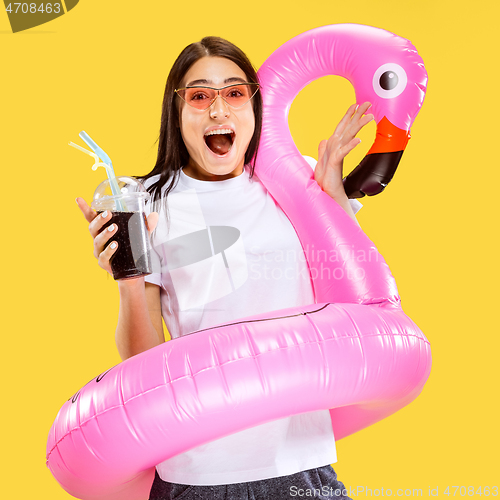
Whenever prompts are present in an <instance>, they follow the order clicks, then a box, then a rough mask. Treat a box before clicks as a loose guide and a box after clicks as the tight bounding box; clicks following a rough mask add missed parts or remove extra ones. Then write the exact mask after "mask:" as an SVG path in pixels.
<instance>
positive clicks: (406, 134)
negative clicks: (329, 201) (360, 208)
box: [344, 116, 410, 198]
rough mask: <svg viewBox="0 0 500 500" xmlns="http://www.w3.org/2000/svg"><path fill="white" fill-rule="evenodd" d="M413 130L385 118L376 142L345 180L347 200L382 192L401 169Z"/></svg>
mask: <svg viewBox="0 0 500 500" xmlns="http://www.w3.org/2000/svg"><path fill="white" fill-rule="evenodd" d="M409 139H410V131H409V130H402V129H400V128H398V127H396V126H394V125H393V124H392V123H391V122H390V121H389V120H388V119H387V118H386V117H385V116H384V117H383V118H382V120H380V122H379V123H378V125H377V133H376V137H375V142H374V143H373V145H372V147H371V148H370V150H369V151H368V153H367V154H366V156H365V157H364V158H363V160H362V161H361V163H360V164H359V165H358V166H357V167H356V168H355V169H354V170H353V171H352V172H351V173H350V174H349V175H348V176H347V177H345V178H344V189H345V192H346V194H347V197H348V198H362V197H363V196H365V195H367V196H373V195H375V194H379V193H381V192H382V191H383V190H384V189H385V187H386V186H387V184H389V182H390V181H391V179H392V177H393V176H394V173H395V172H396V169H397V168H398V165H399V162H400V160H401V157H402V156H403V152H404V150H405V148H406V145H407V144H408V140H409Z"/></svg>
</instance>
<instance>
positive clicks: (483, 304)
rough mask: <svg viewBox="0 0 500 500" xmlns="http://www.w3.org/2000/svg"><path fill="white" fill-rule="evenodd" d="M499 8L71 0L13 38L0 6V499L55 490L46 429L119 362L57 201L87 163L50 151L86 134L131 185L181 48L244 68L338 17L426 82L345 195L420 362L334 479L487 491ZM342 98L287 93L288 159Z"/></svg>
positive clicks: (344, 92) (494, 342) (329, 124)
mask: <svg viewBox="0 0 500 500" xmlns="http://www.w3.org/2000/svg"><path fill="white" fill-rule="evenodd" d="M499 14H500V11H499V8H498V3H497V2H494V1H493V0H492V1H476V2H467V3H465V2H456V1H451V0H446V1H439V0H438V1H436V0H433V1H431V0H422V1H420V2H414V3H408V2H373V1H368V0H358V1H357V2H342V3H341V2H332V1H331V0H328V1H318V0H309V1H307V2H283V1H277V2H269V1H261V0H257V1H254V2H250V3H248V2H245V3H241V2H239V3H236V4H235V3H233V2H226V3H225V2H215V3H210V2H209V3H207V2H201V1H199V0H193V1H192V2H163V1H160V0H156V1H151V2H133V1H125V0H124V1H108V2H102V1H98V0H81V1H80V2H79V4H78V5H77V6H76V7H75V8H74V9H73V10H72V11H71V12H69V13H68V14H66V15H64V16H61V17H59V18H57V19H55V20H54V21H52V22H50V23H47V24H44V25H41V26H39V27H36V28H33V29H31V30H27V31H24V32H20V33H17V34H12V33H11V31H10V26H9V23H8V20H7V15H6V13H5V11H4V9H3V6H2V11H1V12H0V49H1V50H0V53H1V60H2V70H1V71H2V74H1V78H0V90H1V92H0V99H1V102H0V110H1V111H0V112H1V115H0V116H1V118H0V127H1V129H0V138H1V144H2V147H1V148H0V157H1V165H2V177H3V182H2V184H3V186H2V192H3V206H4V209H5V210H6V211H7V216H6V221H7V224H5V225H4V231H3V245H2V261H3V262H4V267H3V273H2V278H3V279H2V310H3V312H2V366H1V370H2V374H1V375H2V402H3V405H2V412H1V417H0V418H1V429H2V450H3V452H2V454H1V455H2V456H1V460H2V464H1V470H2V473H3V477H4V480H3V481H2V486H1V487H0V496H1V497H2V498H9V499H14V498H15V499H25V498H26V499H28V498H30V499H31V498H37V499H40V500H41V499H50V500H58V499H67V498H70V496H69V495H68V494H67V493H66V492H64V490H62V488H61V487H60V486H59V485H58V484H57V482H56V481H55V480H54V479H53V477H52V476H51V474H50V472H49V470H48V469H47V468H46V466H45V444H46V438H47V433H48V431H49V428H50V426H51V424H52V422H53V420H54V418H55V416H56V414H57V411H58V410H59V408H60V407H61V406H62V404H63V403H64V402H65V401H66V400H67V399H68V398H69V397H70V396H71V395H72V394H74V393H75V392H76V391H77V390H78V389H79V388H80V387H81V386H82V385H84V384H85V383H87V382H88V381H89V380H90V379H91V378H92V377H95V376H97V375H98V374H99V373H101V372H103V371H105V370H106V369H107V368H109V367H111V366H113V365H115V364H116V363H118V362H119V361H120V358H119V356H118V353H117V350H116V348H115V344H114V330H115V327H116V321H117V312H118V293H117V287H116V283H115V282H114V281H113V280H112V279H111V278H108V277H107V275H106V273H105V272H104V271H103V270H101V269H100V268H99V267H98V265H97V263H96V261H95V259H94V257H93V256H92V240H91V237H90V236H89V234H88V230H87V223H86V222H85V220H84V218H83V216H82V215H81V213H80V212H79V210H78V207H77V206H76V204H75V201H74V199H75V198H76V197H77V196H82V197H84V198H85V199H86V200H87V201H90V199H91V196H92V193H93V191H94V189H95V187H96V186H97V185H98V184H99V183H100V182H101V181H102V180H103V179H104V170H102V169H98V170H97V172H93V171H92V170H91V168H90V167H91V164H92V160H91V158H90V157H87V156H86V155H84V154H82V153H80V152H78V151H76V150H75V149H73V148H70V147H69V146H68V145H67V144H68V142H69V141H73V142H76V143H78V144H81V145H83V142H82V141H81V140H80V139H79V137H78V133H79V132H80V131H81V130H85V131H86V132H88V133H89V135H90V136H91V137H92V138H93V139H95V140H96V142H97V143H98V144H99V145H100V146H102V147H103V149H104V150H105V151H106V152H107V153H108V154H109V155H110V157H111V158H112V160H113V164H114V166H115V171H116V173H117V174H127V175H139V174H145V173H147V172H149V171H150V170H151V168H152V167H153V164H154V162H155V155H156V145H155V144H154V143H155V141H156V139H157V136H158V132H159V122H160V111H161V102H162V96H163V90H164V86H165V81H166V77H167V74H168V71H169V69H170V67H171V65H172V63H173V61H174V59H175V58H176V56H177V55H178V53H179V52H180V51H181V50H182V49H183V48H184V47H185V46H186V45H187V44H189V43H191V42H193V41H197V40H199V39H201V38H202V37H203V36H205V35H218V36H221V37H224V38H227V39H229V40H231V41H232V42H233V43H235V44H237V45H238V46H240V47H241V48H242V49H243V50H244V51H245V52H246V53H247V54H248V55H249V57H250V59H251V60H252V61H253V63H254V65H255V66H256V67H259V66H260V64H261V63H262V62H263V61H264V60H265V59H266V58H267V57H268V56H269V55H270V54H271V53H272V51H273V50H274V49H276V48H277V47H279V46H280V45H282V44H283V43H284V42H285V41H287V40H289V39H290V38H292V37H294V36H295V35H298V34H300V33H302V32H304V31H306V30H308V29H311V28H314V27H318V26H322V25H325V24H336V23H346V22H351V23H359V24H368V25H372V26H376V27H380V28H384V29H386V30H389V31H392V32H394V33H396V34H398V35H400V36H402V37H404V38H407V39H409V40H410V41H411V42H412V43H413V44H414V45H415V46H416V48H417V49H418V51H419V53H420V55H421V56H422V58H423V60H424V62H425V65H426V68H427V71H428V74H429V85H428V92H427V97H426V100H425V102H424V106H423V108H422V111H421V113H420V115H419V116H418V118H417V120H416V122H415V124H414V126H413V128H412V139H411V141H410V143H409V145H408V147H407V150H406V153H405V154H404V156H403V159H402V163H401V165H400V167H399V169H398V171H397V173H396V176H395V178H394V180H393V181H392V183H391V185H390V186H389V187H388V188H387V190H386V191H385V192H384V193H383V194H382V195H380V196H377V197H374V198H370V199H366V198H365V199H363V200H362V202H363V204H364V208H363V209H362V210H361V212H360V213H359V214H358V220H359V221H360V224H361V226H362V227H363V229H364V230H365V232H366V233H367V234H368V236H369V237H370V238H371V239H372V241H373V242H374V243H375V244H376V245H377V247H378V248H379V250H380V251H381V253H382V254H383V255H384V257H385V259H386V261H387V262H388V264H389V266H390V267H391V270H392V272H393V274H394V276H395V278H396V282H397V284H398V287H399V291H400V294H401V297H402V304H403V308H404V310H405V312H406V313H407V314H408V315H409V316H410V317H411V318H412V319H413V320H414V321H415V322H416V323H417V324H418V325H419V326H420V328H421V329H422V330H423V332H424V333H425V334H426V336H427V338H428V339H429V340H430V342H431V347H432V353H433V368H432V373H431V376H430V378H429V381H428V383H427V385H426V386H425V388H424V390H423V392H422V394H421V395H420V396H419V397H418V398H417V399H416V400H415V402H413V403H412V404H411V405H409V406H407V407H406V408H404V409H403V410H401V411H399V412H398V413H397V414H395V415H393V416H391V417H389V418H387V419H386V420H384V421H382V422H380V423H378V424H376V425H374V426H372V427H370V428H368V429H365V430H363V431H361V432H359V433H357V434H355V435H353V436H351V437H348V438H346V439H344V440H342V441H340V442H338V445H337V446H338V457H339V461H338V463H337V464H336V465H335V466H334V467H335V470H336V471H337V473H338V476H339V479H340V480H341V481H343V482H344V484H345V485H346V486H348V487H351V488H354V489H356V488H358V487H364V488H371V489H372V491H373V493H372V494H371V496H375V495H376V491H375V490H377V489H378V494H379V495H382V493H381V488H384V490H387V489H391V490H392V492H393V496H396V490H397V489H398V488H402V489H403V490H405V489H406V490H413V489H422V496H429V490H428V489H429V487H431V488H432V489H435V488H438V493H439V497H442V498H447V496H446V495H445V494H444V490H445V488H446V487H447V486H453V485H455V486H465V487H469V486H474V487H475V490H477V488H478V487H480V486H481V487H485V486H489V487H490V488H491V487H492V486H494V485H497V486H498V485H499V483H500V480H499V475H498V458H497V457H498V451H497V450H498V446H499V445H500V443H499V434H498V427H497V426H498V413H497V404H496V400H497V397H498V382H499V379H498V372H497V366H498V361H497V357H498V348H499V341H498V334H499V328H498V322H497V320H496V310H497V309H498V305H497V302H498V266H497V246H496V244H495V241H498V237H497V235H496V227H497V217H496V203H494V200H495V198H496V195H497V193H496V188H497V186H498V182H499V178H498V151H497V147H496V144H497V142H498V134H499V127H498V113H497V111H496V108H497V102H496V100H495V96H496V95H497V87H498V77H499V76H500V75H499V70H498V65H497V61H498V49H499V44H498V41H497V36H498V26H497V20H498V16H499ZM353 99H354V91H353V90H352V88H351V86H350V84H349V83H348V82H347V81H345V80H342V79H341V78H335V77H329V78H324V79H322V80H320V81H318V82H315V83H314V84H312V85H310V86H309V87H308V88H306V89H305V90H304V91H303V92H302V93H301V95H299V97H298V98H297V99H296V101H295V103H294V104H293V106H292V110H291V114H290V126H291V130H292V134H293V136H294V138H295V140H296V143H297V145H298V147H299V149H300V150H301V151H302V152H303V153H304V154H308V155H311V156H315V157H316V156H317V144H318V143H319V141H320V140H321V139H323V138H327V137H328V136H329V135H330V134H331V133H332V132H333V129H334V128H335V125H336V124H337V122H338V121H339V119H340V118H341V116H342V115H343V114H344V112H345V110H346V108H347V107H348V105H349V104H351V103H352V102H353ZM367 128H368V130H366V131H365V132H364V133H363V134H362V135H361V138H362V140H363V142H362V144H361V145H360V146H358V148H357V149H356V150H355V151H354V152H353V153H351V154H350V155H349V157H348V160H347V165H346V168H347V170H349V169H351V168H353V167H354V166H355V165H357V163H358V162H359V160H360V159H361V158H362V156H363V155H364V154H365V153H366V151H367V150H368V148H369V145H370V144H371V143H372V140H373V134H374V130H375V127H374V126H372V127H371V128H370V127H367ZM358 491H359V495H358V496H357V497H359V498H364V497H365V496H367V495H366V490H365V491H363V492H362V491H361V490H358ZM497 491H498V490H497ZM462 492H463V490H462ZM368 496H370V493H369V494H368ZM449 496H453V489H451V490H450V495H449ZM455 496H460V493H459V492H457V493H456V495H455Z"/></svg>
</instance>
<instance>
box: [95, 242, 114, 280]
mask: <svg viewBox="0 0 500 500" xmlns="http://www.w3.org/2000/svg"><path fill="white" fill-rule="evenodd" d="M117 250H118V243H117V242H116V241H113V242H111V244H109V245H108V246H107V247H106V248H105V249H104V250H103V251H102V252H101V253H100V254H99V255H98V258H97V262H98V264H99V266H100V267H102V268H103V269H104V270H105V271H107V272H108V273H109V274H111V276H113V271H112V270H111V264H110V262H109V259H110V258H111V257H112V255H113V254H114V253H115V252H116V251H117Z"/></svg>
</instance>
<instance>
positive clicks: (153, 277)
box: [144, 179, 161, 287]
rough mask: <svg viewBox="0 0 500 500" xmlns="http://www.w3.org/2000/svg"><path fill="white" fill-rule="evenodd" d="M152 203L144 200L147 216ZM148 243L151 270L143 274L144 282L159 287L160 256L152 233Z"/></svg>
mask: <svg viewBox="0 0 500 500" xmlns="http://www.w3.org/2000/svg"><path fill="white" fill-rule="evenodd" d="M148 181H149V179H148V180H147V181H146V183H145V186H146V187H147V185H148ZM152 205H153V204H152V203H151V202H150V201H148V202H146V207H145V212H146V216H148V215H149V214H150V213H151V211H152V209H151V207H152ZM150 243H151V264H152V268H153V272H152V273H151V274H148V275H147V276H144V281H145V282H146V283H152V284H153V285H158V286H160V287H161V258H160V255H159V254H158V252H157V251H156V249H155V247H154V234H153V236H152V237H151V238H150Z"/></svg>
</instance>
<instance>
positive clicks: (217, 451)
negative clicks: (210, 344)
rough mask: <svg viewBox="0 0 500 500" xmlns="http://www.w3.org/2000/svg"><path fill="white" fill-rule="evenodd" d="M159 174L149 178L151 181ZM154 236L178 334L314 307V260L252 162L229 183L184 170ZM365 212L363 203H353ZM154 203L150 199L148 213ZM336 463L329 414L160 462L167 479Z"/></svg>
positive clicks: (213, 478) (234, 476)
mask: <svg viewBox="0 0 500 500" xmlns="http://www.w3.org/2000/svg"><path fill="white" fill-rule="evenodd" d="M157 179H158V176H155V177H152V178H150V179H148V180H147V181H146V183H145V185H146V187H147V186H149V185H151V184H152V183H154V182H156V181H157ZM167 202H168V213H169V224H168V225H167V218H166V216H165V212H164V211H163V210H161V211H160V219H159V222H158V226H157V229H156V230H155V232H154V233H153V238H152V246H153V252H152V255H153V271H154V272H153V274H151V275H149V276H146V278H145V279H146V281H147V282H149V283H153V284H156V285H158V286H160V289H161V291H160V295H161V308H162V315H163V318H164V320H165V324H166V325H167V328H168V330H169V333H170V335H171V337H172V338H176V337H179V336H182V335H184V334H187V333H191V332H194V331H197V330H200V329H203V328H207V327H212V326H215V325H218V324H222V323H227V322H229V321H232V320H235V319H239V318H243V317H248V316H252V315H256V314H261V313H265V312H270V311H276V310H279V309H284V308H288V307H294V306H300V305H308V304H312V303H314V295H313V289H312V283H311V279H310V275H309V271H308V267H307V263H306V259H305V256H304V253H303V250H302V247H301V245H300V241H299V239H298V236H297V234H296V233H295V230H294V228H293V226H292V224H291V223H290V221H289V220H288V218H287V216H286V215H285V214H284V212H283V211H282V210H281V208H280V207H279V205H277V203H276V202H275V201H274V199H273V198H272V196H271V195H270V194H269V193H268V191H267V190H266V189H265V187H264V186H263V184H262V183H261V182H260V181H259V179H258V178H257V176H256V175H255V174H254V176H253V178H252V179H250V178H249V171H248V168H247V167H245V169H244V171H243V173H242V174H241V175H239V176H237V177H233V178H231V179H227V180H224V181H214V182H213V181H200V180H197V179H193V178H191V177H188V176H187V175H186V174H184V172H182V171H181V172H180V179H179V182H178V183H177V184H176V186H175V187H174V189H173V190H172V191H171V192H170V193H169V195H168V197H167ZM352 205H353V208H354V209H359V206H361V204H360V203H359V202H354V203H352ZM150 209H151V207H150V205H148V211H149V210H150ZM336 461H337V456H336V450H335V440H334V436H333V430H332V425H331V419H330V414H329V411H328V410H321V411H316V412H311V413H305V414H301V415H294V416H291V417H287V418H284V419H280V420H276V421H273V422H268V423H266V424H263V425H258V426H256V427H252V428H250V429H246V430H244V431H241V432H238V433H236V434H232V435H229V436H226V437H224V438H222V439H218V440H216V441H212V442H210V443H207V444H204V445H202V446H198V447H196V448H193V449H191V450H189V451H187V452H185V453H182V454H180V455H177V456H175V457H172V458H170V459H168V460H166V461H164V462H162V463H161V464H159V465H158V466H157V467H156V468H157V471H158V474H159V476H160V477H161V479H163V480H164V481H168V482H171V483H181V484H191V485H216V484H231V483H242V482H247V481H257V480H260V479H268V478H271V477H278V476H286V475H290V474H295V473H297V472H300V471H303V470H308V469H312V468H315V467H322V466H324V465H327V464H331V463H334V462H336Z"/></svg>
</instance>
